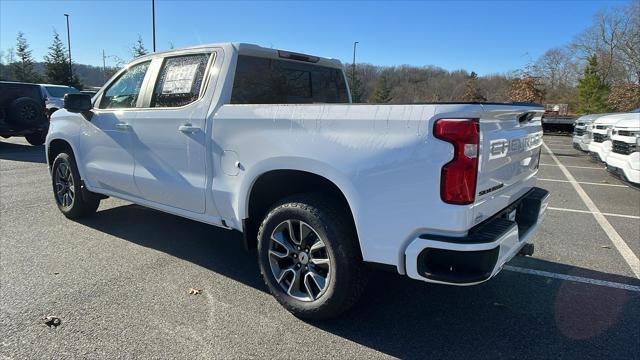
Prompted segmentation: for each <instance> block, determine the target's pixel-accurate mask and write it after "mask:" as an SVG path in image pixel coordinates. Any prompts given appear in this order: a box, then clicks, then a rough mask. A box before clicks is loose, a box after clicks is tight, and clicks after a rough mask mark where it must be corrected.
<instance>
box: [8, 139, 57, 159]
mask: <svg viewBox="0 0 640 360" xmlns="http://www.w3.org/2000/svg"><path fill="white" fill-rule="evenodd" d="M0 159H2V160H11V161H23V162H32V163H41V164H44V163H46V162H47V159H46V158H45V154H44V146H43V145H40V146H32V145H23V144H15V143H6V142H2V141H0Z"/></svg>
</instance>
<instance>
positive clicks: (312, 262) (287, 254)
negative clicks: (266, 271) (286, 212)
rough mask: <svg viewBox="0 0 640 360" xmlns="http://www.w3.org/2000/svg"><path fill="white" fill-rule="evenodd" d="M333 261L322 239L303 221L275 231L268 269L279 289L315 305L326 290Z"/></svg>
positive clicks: (286, 225) (289, 221) (287, 223)
mask: <svg viewBox="0 0 640 360" xmlns="http://www.w3.org/2000/svg"><path fill="white" fill-rule="evenodd" d="M331 264H332V260H331V258H330V256H329V252H328V251H327V246H326V244H325V242H324V241H323V240H322V238H321V237H320V235H318V233H317V232H316V231H315V230H314V229H313V227H311V226H310V225H309V224H307V223H305V222H304V221H300V220H293V219H290V220H286V221H283V222H281V223H280V224H279V225H278V226H276V227H275V229H274V230H273V232H272V233H271V237H270V243H269V265H270V266H271V272H272V274H273V276H274V278H275V280H276V282H277V283H278V285H279V286H280V288H281V289H282V290H283V291H284V292H285V293H287V294H288V295H289V296H291V297H293V298H295V299H298V300H300V301H314V300H316V299H318V298H319V297H321V296H322V295H323V294H324V293H325V292H326V290H327V287H328V285H329V281H330V274H331Z"/></svg>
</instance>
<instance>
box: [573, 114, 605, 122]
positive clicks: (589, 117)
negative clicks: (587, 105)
mask: <svg viewBox="0 0 640 360" xmlns="http://www.w3.org/2000/svg"><path fill="white" fill-rule="evenodd" d="M611 114H613V113H603V114H586V115H582V116H580V117H579V118H577V119H576V121H584V122H587V121H595V120H596V119H598V118H601V117H603V116H607V115H611Z"/></svg>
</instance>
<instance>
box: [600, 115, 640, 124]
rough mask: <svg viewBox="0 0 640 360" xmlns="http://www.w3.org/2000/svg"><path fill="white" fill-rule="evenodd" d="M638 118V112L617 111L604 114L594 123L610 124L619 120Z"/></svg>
mask: <svg viewBox="0 0 640 360" xmlns="http://www.w3.org/2000/svg"><path fill="white" fill-rule="evenodd" d="M638 118H640V114H638V113H617V114H611V115H606V116H603V117H601V118H598V119H597V120H596V121H594V124H597V125H612V124H616V123H617V122H618V121H620V120H633V119H636V120H637V119H638Z"/></svg>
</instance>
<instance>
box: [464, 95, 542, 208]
mask: <svg viewBox="0 0 640 360" xmlns="http://www.w3.org/2000/svg"><path fill="white" fill-rule="evenodd" d="M483 108H484V111H483V113H482V117H481V119H480V159H479V162H480V163H479V169H478V180H477V186H476V204H477V205H480V204H482V203H489V201H488V200H489V199H492V200H493V201H491V202H490V203H491V204H490V205H485V206H477V209H478V212H476V216H475V219H476V220H481V218H486V217H487V216H491V215H493V214H494V213H495V212H497V211H499V210H501V209H503V208H505V207H507V206H508V205H509V204H510V203H511V202H512V201H515V200H516V199H517V198H518V197H520V196H521V195H523V194H524V193H525V192H527V191H528V190H529V189H531V187H532V186H533V185H534V183H535V179H534V178H533V177H534V175H535V174H536V173H537V171H538V163H539V160H540V148H541V146H542V122H541V117H542V114H543V109H542V108H540V107H535V106H514V105H484V106H483ZM494 199H500V201H495V200H494Z"/></svg>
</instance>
